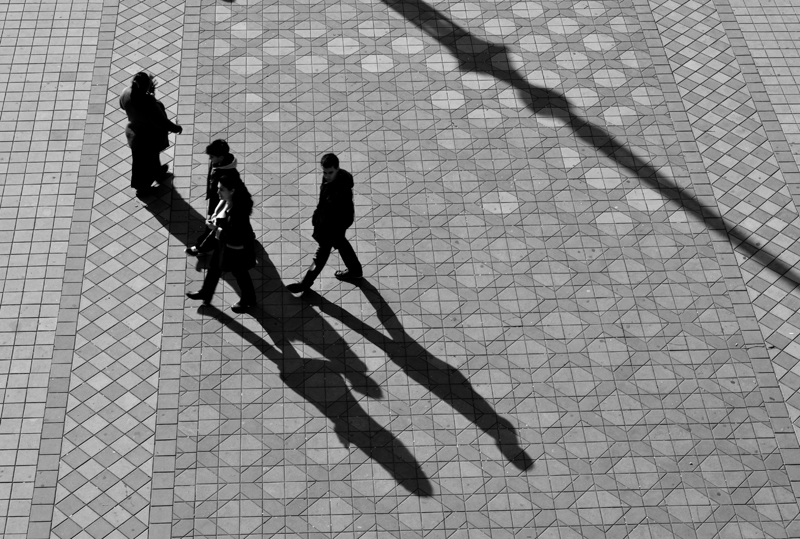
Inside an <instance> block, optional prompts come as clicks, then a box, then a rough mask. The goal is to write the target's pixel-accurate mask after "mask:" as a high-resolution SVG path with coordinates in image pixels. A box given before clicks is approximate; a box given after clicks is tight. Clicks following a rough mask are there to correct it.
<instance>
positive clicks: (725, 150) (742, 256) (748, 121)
mask: <svg viewBox="0 0 800 539" xmlns="http://www.w3.org/2000/svg"><path fill="white" fill-rule="evenodd" d="M650 4H651V5H652V6H653V8H654V9H653V14H654V16H655V17H656V22H657V24H658V26H659V31H660V33H661V38H662V41H663V43H664V47H665V51H666V53H667V56H668V57H669V59H670V64H671V67H672V71H673V73H674V75H675V79H676V82H677V85H678V88H679V90H680V92H681V97H682V98H683V101H684V103H686V114H687V115H688V119H689V123H690V124H691V126H692V130H693V134H694V137H695V139H696V140H697V145H698V148H699V150H700V153H701V155H702V157H703V163H704V165H705V167H704V168H705V170H706V172H707V174H708V176H709V179H710V182H711V185H712V187H713V189H714V195H715V198H716V199H717V201H718V206H719V209H720V212H721V214H722V217H723V218H724V219H725V220H726V222H727V223H726V227H728V229H729V230H730V229H734V230H735V235H733V236H732V241H734V247H736V253H737V258H738V260H739V261H740V267H741V271H742V276H743V278H744V281H745V284H746V285H747V290H748V293H749V295H750V298H751V301H752V302H753V306H754V308H755V313H756V317H757V318H758V321H759V326H760V328H761V331H762V333H763V334H764V339H765V341H766V342H767V343H768V344H769V345H770V347H771V349H773V350H776V352H777V353H776V354H774V362H775V370H776V375H777V376H778V379H779V380H780V382H781V385H780V387H781V390H782V392H783V396H784V398H785V399H786V403H787V406H788V408H789V411H790V413H791V415H792V419H793V421H794V422H795V430H796V432H800V395H798V390H800V383H798V381H800V378H798V374H800V366H798V363H800V321H798V320H800V319H798V314H797V313H798V310H799V309H800V285H799V284H798V277H800V275H798V274H797V272H796V269H794V268H795V267H796V265H797V262H798V261H800V243H798V237H799V236H800V215H799V214H798V211H797V207H796V205H795V202H794V201H793V199H792V194H791V192H790V190H789V187H788V185H787V182H786V181H785V179H784V176H783V173H782V171H781V167H780V164H779V163H778V161H777V159H776V156H775V152H774V151H773V148H772V145H771V143H770V140H769V138H768V135H767V132H766V131H765V129H764V125H763V122H762V121H761V119H760V116H759V112H758V111H757V109H756V106H755V103H754V101H753V99H752V97H751V95H750V93H749V90H748V87H747V82H746V80H745V77H744V75H743V74H742V71H741V69H740V67H739V64H738V61H737V59H736V56H735V55H734V52H733V48H732V46H731V43H730V41H729V40H728V37H727V35H726V33H725V30H724V28H723V25H722V22H721V21H720V18H719V15H718V14H717V11H716V9H715V7H714V5H713V3H711V2H704V3H703V2H687V3H685V4H683V5H682V6H681V7H680V9H675V7H674V5H672V3H670V2H657V1H651V2H650ZM709 39H711V40H712V41H713V44H712V45H708V40H709Z"/></svg>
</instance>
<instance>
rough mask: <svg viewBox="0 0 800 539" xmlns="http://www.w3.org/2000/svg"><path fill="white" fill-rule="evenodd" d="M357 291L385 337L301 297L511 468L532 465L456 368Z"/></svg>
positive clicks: (309, 296) (312, 296) (366, 287)
mask: <svg viewBox="0 0 800 539" xmlns="http://www.w3.org/2000/svg"><path fill="white" fill-rule="evenodd" d="M358 287H359V288H361V290H362V291H363V292H364V295H365V296H366V297H367V299H368V300H369V302H370V303H371V304H372V306H373V308H374V309H375V311H376V312H377V314H378V318H379V319H380V321H381V324H382V325H383V327H384V328H386V330H387V331H388V332H389V338H388V339H387V338H386V336H384V334H383V333H381V332H380V331H378V330H376V329H375V328H373V327H371V326H369V325H367V324H365V323H364V322H362V321H361V320H359V319H358V318H356V317H355V316H353V315H352V314H350V313H349V312H348V311H346V310H345V309H343V308H341V307H339V306H338V305H335V304H333V303H331V302H330V301H328V300H326V299H325V298H323V297H322V296H320V295H319V294H317V293H315V292H313V291H309V292H306V293H305V294H304V296H303V298H304V299H305V300H306V301H308V302H309V303H311V304H313V305H316V306H317V307H319V309H320V310H321V311H322V312H324V313H325V314H327V315H329V316H332V317H334V318H336V319H337V320H340V321H341V322H342V323H343V324H344V325H346V326H347V327H349V328H350V329H352V330H354V331H356V332H357V333H359V334H361V335H362V336H363V337H364V338H366V339H367V340H368V341H370V342H371V343H373V344H374V345H376V346H378V347H379V348H381V349H382V350H383V351H384V353H385V354H386V355H387V356H388V357H389V358H390V359H391V360H392V361H393V362H394V363H395V364H396V365H397V366H398V367H400V368H401V369H402V370H403V372H404V373H405V374H406V375H407V376H408V377H409V378H411V379H412V380H414V381H415V382H417V383H418V384H419V385H421V386H422V387H424V388H426V389H427V390H428V391H430V392H431V393H433V394H434V395H436V396H437V397H438V398H439V399H441V400H442V401H444V402H447V403H448V404H449V405H450V406H452V407H453V408H454V409H455V410H456V411H458V412H459V413H460V414H461V415H463V416H464V417H465V418H467V419H468V420H469V421H471V422H472V423H473V424H475V425H476V426H477V427H478V428H480V429H481V430H483V431H484V432H485V433H486V434H488V435H489V436H491V437H492V438H494V440H495V442H496V444H497V446H498V448H499V449H500V451H501V453H502V454H503V455H504V456H505V457H506V458H507V459H508V460H509V461H510V462H511V463H512V464H513V465H514V466H516V467H517V468H519V469H520V470H527V469H528V468H530V467H531V466H533V460H532V459H531V458H530V457H529V456H528V455H527V454H526V453H525V451H524V450H523V449H522V448H521V447H520V444H519V440H518V438H517V434H516V430H515V429H514V426H513V425H512V424H511V422H510V421H509V420H507V419H505V418H503V417H501V416H500V415H499V414H497V412H495V411H494V409H493V408H492V407H491V406H490V405H489V403H488V402H486V399H484V398H483V397H482V396H481V395H480V394H479V393H478V392H477V391H475V389H474V388H473V387H472V384H471V383H470V382H469V380H468V379H467V378H466V377H465V376H464V375H463V374H461V372H460V371H459V370H458V369H456V368H454V367H452V366H450V365H448V364H447V363H446V362H444V361H442V360H441V359H439V358H437V357H436V356H434V355H432V354H431V353H430V352H428V351H427V350H426V349H425V347H423V346H422V345H420V344H419V343H418V342H417V341H416V340H414V339H413V338H412V337H411V336H409V335H408V333H406V330H405V328H403V325H402V324H401V323H400V320H399V319H398V318H397V315H396V314H395V312H394V311H393V310H392V308H391V307H390V306H389V304H388V303H387V302H386V300H384V299H383V297H382V296H381V294H380V293H379V292H378V290H377V289H376V288H375V287H374V286H373V285H372V284H371V283H369V282H368V281H367V280H366V279H362V280H361V282H360V283H359V284H358Z"/></svg>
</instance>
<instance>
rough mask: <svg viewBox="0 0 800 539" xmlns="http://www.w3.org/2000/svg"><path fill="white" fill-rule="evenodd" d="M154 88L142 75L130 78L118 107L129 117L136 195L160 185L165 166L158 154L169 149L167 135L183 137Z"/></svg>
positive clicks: (164, 174) (128, 129)
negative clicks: (168, 116) (155, 184)
mask: <svg viewBox="0 0 800 539" xmlns="http://www.w3.org/2000/svg"><path fill="white" fill-rule="evenodd" d="M155 91H156V84H155V81H154V80H153V77H152V76H150V75H149V74H147V73H145V72H139V73H137V74H136V75H134V76H133V81H132V83H131V87H130V88H126V89H125V91H124V92H122V95H121V96H120V98H119V106H120V108H122V109H123V110H124V111H125V113H126V114H127V115H128V126H127V127H126V128H125V137H126V138H127V139H128V146H130V148H131V154H132V158H133V166H132V170H131V187H133V188H134V189H136V191H137V194H138V193H139V192H141V191H144V190H146V189H148V188H149V187H151V186H152V185H153V182H160V181H163V180H164V178H165V177H166V175H167V165H164V166H162V165H161V161H160V159H159V155H158V154H159V153H161V152H162V151H164V150H166V149H167V147H168V146H169V139H168V138H167V134H168V133H179V134H180V133H182V132H183V128H182V127H181V126H179V125H177V124H174V123H172V122H171V121H170V120H169V118H167V112H166V110H165V109H164V105H163V103H161V101H159V100H158V99H156V96H155Z"/></svg>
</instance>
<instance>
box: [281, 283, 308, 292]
mask: <svg viewBox="0 0 800 539" xmlns="http://www.w3.org/2000/svg"><path fill="white" fill-rule="evenodd" d="M286 289H287V290H288V291H289V292H291V293H292V294H302V293H303V292H305V291H306V290H310V289H311V285H310V284H306V283H303V282H300V283H292V284H290V285H287V286H286Z"/></svg>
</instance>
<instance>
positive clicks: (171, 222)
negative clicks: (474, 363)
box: [145, 186, 433, 497]
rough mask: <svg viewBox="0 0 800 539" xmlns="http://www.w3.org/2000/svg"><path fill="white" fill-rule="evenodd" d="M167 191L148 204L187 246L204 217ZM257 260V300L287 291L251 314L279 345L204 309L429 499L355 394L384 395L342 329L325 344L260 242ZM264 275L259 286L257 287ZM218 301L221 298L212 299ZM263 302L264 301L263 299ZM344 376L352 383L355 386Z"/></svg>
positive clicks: (325, 327)
mask: <svg viewBox="0 0 800 539" xmlns="http://www.w3.org/2000/svg"><path fill="white" fill-rule="evenodd" d="M166 189H167V187H166V186H160V187H158V188H157V189H155V190H154V191H153V192H152V194H151V195H149V196H148V197H147V198H146V200H145V202H146V203H147V205H146V206H145V207H146V208H147V210H148V211H150V212H151V213H152V214H153V216H154V217H155V218H156V219H157V220H158V221H159V222H160V223H161V224H162V225H163V226H164V227H165V228H166V229H167V230H168V231H169V233H170V234H171V235H173V236H174V237H176V238H177V239H178V240H179V241H180V242H181V243H182V244H183V245H189V244H190V237H191V238H194V237H195V236H196V235H199V233H200V231H201V228H202V226H203V223H205V218H204V217H203V216H202V215H201V214H200V213H199V212H198V211H197V210H195V209H194V208H193V207H192V206H191V204H189V203H188V202H187V201H186V200H185V199H184V198H183V197H182V196H181V195H180V192H179V191H178V190H173V191H172V194H171V196H170V197H168V196H166V195H167V192H166ZM165 199H166V200H168V201H169V202H166V201H165ZM192 223H196V224H197V229H196V230H190V228H189V225H190V224H192ZM205 258H208V257H205ZM256 258H257V262H258V263H257V265H256V268H255V269H254V270H251V275H252V274H253V272H255V273H258V274H259V275H257V276H256V278H255V279H253V281H254V284H256V293H257V294H258V295H259V300H261V299H263V297H264V295H265V294H283V298H282V299H281V302H280V306H281V312H279V313H276V314H275V315H272V314H270V313H269V312H267V311H266V310H264V309H262V308H259V309H257V310H255V311H254V312H253V313H251V314H253V316H254V317H255V319H256V320H257V321H258V322H259V324H260V325H261V327H263V328H264V329H265V330H266V332H267V334H268V335H269V337H270V339H272V341H273V342H274V343H275V345H274V346H273V345H271V344H269V343H268V342H267V341H265V340H264V339H262V338H261V337H260V336H259V335H257V334H255V333H254V332H253V331H251V330H249V329H247V328H246V327H245V326H244V325H242V324H241V323H240V322H239V321H237V320H236V319H235V318H233V317H231V316H230V315H228V314H227V313H225V312H223V311H222V310H220V309H218V308H217V307H215V306H214V305H209V306H205V307H200V309H201V313H202V315H203V316H212V317H214V318H216V319H217V320H219V321H220V322H222V323H223V324H225V325H226V326H227V327H228V328H229V329H231V330H233V331H235V332H236V333H237V334H238V335H240V336H242V338H243V339H244V340H245V341H247V342H248V343H250V344H251V345H253V346H254V347H256V348H257V349H258V350H259V352H260V353H261V354H262V355H263V356H264V357H265V358H268V359H269V360H270V361H272V362H273V363H275V365H276V366H277V367H278V370H279V372H280V377H281V379H282V380H283V381H284V382H285V383H286V385H287V386H288V387H290V388H291V389H292V390H293V391H294V392H295V393H297V394H298V395H300V396H301V397H303V398H304V399H305V400H306V401H308V402H309V403H311V404H312V405H313V406H314V407H315V408H317V409H318V410H319V411H320V413H322V414H323V415H324V416H326V417H327V418H328V419H329V420H330V421H331V422H332V423H333V429H334V432H335V433H336V435H337V436H338V437H339V440H341V442H342V443H343V444H344V445H346V446H348V447H349V446H350V445H355V446H356V447H358V448H359V449H361V450H362V451H363V452H364V453H365V454H367V455H368V456H369V457H370V458H371V459H373V460H374V461H375V462H376V463H378V464H379V465H380V466H382V467H383V468H384V469H385V470H386V471H387V472H388V473H389V474H391V476H392V477H393V478H394V479H395V481H396V482H397V483H398V484H399V485H401V486H402V487H403V488H405V489H407V490H408V491H409V492H411V493H413V494H416V495H418V496H422V497H427V496H431V495H432V494H433V487H432V485H431V482H430V480H429V479H428V478H427V477H426V476H425V473H424V472H423V470H422V468H421V466H420V465H419V463H418V462H416V460H415V458H414V455H413V454H412V453H411V451H409V450H408V448H406V447H405V446H404V445H403V444H402V442H400V441H399V440H397V439H396V438H395V437H394V436H393V435H392V433H391V432H389V431H387V430H386V429H384V428H383V427H381V426H380V425H379V424H378V423H377V422H376V421H375V420H374V419H373V418H372V417H370V416H369V414H368V413H367V412H366V411H365V410H364V409H363V408H362V407H361V406H360V405H359V403H358V401H357V400H356V398H355V397H354V396H353V394H352V391H356V392H358V393H362V394H364V395H367V396H369V397H371V398H376V399H377V398H381V397H382V392H381V389H380V386H379V385H378V384H377V383H376V382H375V381H374V380H372V379H371V378H369V377H368V376H366V370H367V368H366V365H365V364H364V363H363V361H362V360H361V359H360V358H358V357H357V356H356V355H355V353H353V351H352V350H350V348H349V347H348V346H347V344H346V343H345V342H344V340H343V339H342V338H341V337H340V336H338V334H336V338H334V340H333V341H331V342H323V341H322V339H323V336H324V335H331V334H334V333H335V331H334V330H333V328H332V327H330V325H329V324H328V323H327V322H326V321H325V319H324V318H322V316H320V315H319V313H317V312H316V311H315V310H314V309H313V308H312V307H311V306H309V305H307V304H305V303H304V302H302V301H301V300H300V299H298V298H295V297H294V296H292V294H290V293H289V292H288V291H287V290H286V288H285V287H284V286H283V283H282V282H281V279H280V275H279V274H278V271H277V269H276V268H275V265H274V264H273V263H272V261H271V260H270V258H269V255H268V254H267V253H266V251H265V250H264V248H263V246H261V244H260V243H257V248H256ZM205 262H206V261H205V260H203V259H202V258H201V259H200V260H198V261H197V264H198V266H199V267H200V268H202V267H203V265H204V263H205ZM223 279H225V280H226V282H228V283H230V284H233V283H234V282H235V279H233V278H231V277H230V276H229V275H228V274H225V275H224V276H223ZM228 279H230V280H228ZM259 279H260V280H261V286H258V284H257V283H258V280H259ZM220 300H221V298H220V297H219V295H218V297H216V298H214V300H212V301H220ZM262 303H263V302H262V301H259V304H262ZM287 312H291V314H292V316H289V317H286V313H287ZM292 341H295V342H303V343H305V344H306V345H308V346H310V347H311V348H313V349H314V350H316V351H317V352H318V353H319V355H321V356H323V357H326V358H327V359H328V361H326V360H322V359H308V358H303V357H300V355H299V354H298V353H297V351H296V350H295V348H294V347H293V346H292V344H291V343H292ZM331 356H333V357H331ZM253 374H255V375H258V373H253ZM345 380H347V381H349V382H350V385H351V386H352V390H351V388H350V387H348V385H347V383H345Z"/></svg>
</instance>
